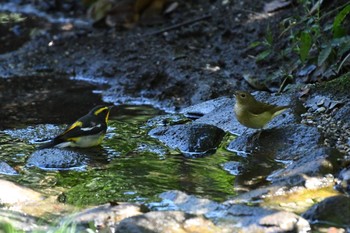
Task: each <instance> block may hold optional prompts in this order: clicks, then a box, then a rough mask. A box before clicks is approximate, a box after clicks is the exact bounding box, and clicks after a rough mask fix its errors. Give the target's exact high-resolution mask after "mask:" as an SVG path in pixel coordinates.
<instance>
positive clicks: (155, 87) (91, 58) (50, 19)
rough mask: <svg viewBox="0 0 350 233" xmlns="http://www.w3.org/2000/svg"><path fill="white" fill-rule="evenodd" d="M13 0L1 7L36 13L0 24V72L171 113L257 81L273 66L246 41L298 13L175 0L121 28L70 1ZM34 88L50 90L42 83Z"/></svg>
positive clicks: (238, 2)
mask: <svg viewBox="0 0 350 233" xmlns="http://www.w3.org/2000/svg"><path fill="white" fill-rule="evenodd" d="M9 2H10V1H9ZM19 2H20V3H19V4H18V5H17V8H13V7H3V9H5V10H6V9H8V10H11V11H15V12H24V11H25V10H23V9H24V6H25V5H26V4H27V3H29V4H30V5H31V6H32V7H34V9H35V11H34V13H35V14H36V15H33V14H24V15H22V16H23V17H25V18H26V20H24V21H23V22H20V23H6V24H1V25H0V27H1V31H2V32H4V34H3V35H2V40H3V41H6V43H4V44H3V48H1V50H0V51H2V54H1V55H0V77H6V78H11V77H28V76H29V77H32V78H33V79H36V80H39V81H36V82H40V81H41V82H45V79H46V78H47V79H51V78H52V77H57V76H60V77H78V78H81V79H83V80H87V81H89V82H90V83H93V84H101V83H104V84H108V85H109V86H110V88H109V89H108V90H106V89H105V93H104V94H105V95H108V96H109V97H110V98H109V100H111V99H112V101H113V102H123V100H125V97H129V98H134V99H136V100H140V101H141V102H147V101H148V102H152V103H156V104H157V105H158V106H161V107H162V108H165V109H173V110H176V109H178V108H181V107H185V106H189V105H191V104H196V103H200V102H202V101H205V100H208V99H213V98H216V97H220V96H232V94H233V92H234V91H235V90H237V89H248V90H249V89H250V90H253V89H252V88H251V87H250V86H249V84H248V83H247V82H246V81H245V80H244V79H243V76H244V75H248V76H252V77H254V78H257V79H260V80H264V79H265V77H266V76H267V75H268V73H269V72H274V71H275V70H276V69H278V67H279V66H280V64H279V63H278V62H273V63H272V64H264V63H257V62H256V59H255V56H256V55H257V54H258V53H259V52H261V48H259V47H258V48H254V49H251V48H250V47H249V46H250V45H251V44H252V43H253V42H256V41H262V40H264V38H265V34H266V32H267V30H268V28H272V29H273V28H274V27H278V23H279V22H280V21H281V19H283V18H286V17H288V16H291V15H293V14H296V11H297V10H298V8H297V6H293V5H290V6H289V7H288V8H285V9H280V10H278V11H276V12H274V13H264V11H263V7H264V4H265V3H266V2H269V1H252V0H245V1H242V0H232V1H223V0H218V1H214V0H197V1H191V2H187V1H177V2H178V3H179V6H178V7H177V8H176V9H175V10H174V11H173V12H171V13H170V14H169V15H167V16H165V17H163V19H162V20H161V21H160V22H159V23H157V24H152V25H142V24H139V25H137V26H136V27H134V28H132V29H129V30H125V29H115V28H108V27H102V28H101V27H98V28H96V27H93V26H92V22H91V21H88V20H89V19H87V18H86V16H85V11H86V9H84V8H83V7H82V6H81V4H80V2H77V1H65V2H64V4H62V5H60V6H54V5H50V4H48V3H47V2H49V1H47V2H46V1H38V2H37V1H34V2H33V1H22V2H21V1H19ZM7 5H8V4H7ZM7 5H6V4H5V6H7ZM5 12H7V11H5ZM38 12H39V13H38ZM39 15H40V16H39ZM182 23H185V25H184V26H176V27H175V28H173V29H165V30H164V28H169V27H171V26H174V25H181V24H182ZM162 30H164V31H162ZM259 49H260V50H259ZM38 77H44V78H41V79H39V78H38ZM279 82H280V80H277V83H276V87H278V86H279V85H280V83H279ZM2 85H4V84H2ZM39 86H40V85H39ZM41 86H45V85H41ZM46 86H47V85H46ZM270 86H273V84H270ZM29 89H31V88H30V87H29ZM272 89H273V88H272ZM28 91H29V90H28ZM41 91H46V92H49V93H50V92H51V90H50V87H46V88H44V87H43V88H41ZM36 93H37V94H39V95H40V91H37V92H36ZM34 95H35V94H34ZM145 100H147V101H145ZM19 102H20V100H19ZM43 104H44V103H43ZM67 104H68V105H69V103H67ZM22 111H23V109H22Z"/></svg>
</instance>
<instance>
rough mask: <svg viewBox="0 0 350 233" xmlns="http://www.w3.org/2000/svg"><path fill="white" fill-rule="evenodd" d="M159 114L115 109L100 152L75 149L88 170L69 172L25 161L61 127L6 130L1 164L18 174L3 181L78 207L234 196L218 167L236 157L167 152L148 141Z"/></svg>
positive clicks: (231, 179)
mask: <svg viewBox="0 0 350 233" xmlns="http://www.w3.org/2000/svg"><path fill="white" fill-rule="evenodd" d="M162 114H164V113H163V112H162V111H160V110H157V109H154V108H152V107H151V106H133V105H121V106H118V107H116V108H115V109H114V111H113V112H112V114H111V117H110V121H109V128H108V131H107V135H106V138H105V140H104V141H103V143H102V145H101V147H97V148H90V149H78V150H77V149H75V151H77V152H79V153H82V154H83V155H84V156H85V158H86V165H85V166H84V167H81V168H76V169H73V170H68V171H58V170H55V169H51V170H42V169H39V168H36V167H27V166H26V160H27V158H28V157H29V156H30V155H31V154H32V153H33V152H35V150H36V145H35V143H34V142H35V140H39V139H40V138H41V137H43V136H45V134H46V133H52V132H57V131H60V129H61V128H63V127H64V126H60V125H59V126H57V125H45V124H41V125H29V126H27V127H23V126H22V128H17V129H7V130H4V131H3V132H2V134H1V137H0V138H2V144H1V149H2V150H1V151H2V152H1V153H0V160H1V161H6V162H7V163H8V164H9V165H11V166H12V167H14V168H16V170H17V171H18V172H19V175H14V176H8V175H1V176H2V177H4V178H5V179H10V180H13V181H15V182H18V183H20V184H23V185H25V186H28V187H31V188H33V189H34V190H38V191H40V192H43V193H44V194H46V195H47V194H49V195H58V196H59V199H60V200H61V201H63V202H66V203H70V204H73V205H79V206H80V205H83V206H84V205H95V204H101V203H106V202H108V201H131V202H135V201H136V202H148V201H154V200H155V199H156V198H157V195H158V194H160V193H162V192H164V191H167V190H181V191H185V192H186V193H189V194H196V195H199V196H202V197H207V198H210V199H212V200H217V201H224V200H226V199H227V198H229V197H230V196H234V195H235V191H234V187H233V183H234V179H235V177H234V176H233V175H230V174H229V173H228V172H227V171H225V170H223V168H222V167H221V165H222V164H223V163H225V162H227V161H229V160H232V157H233V156H235V155H234V154H233V153H232V152H228V151H226V150H225V149H224V143H223V147H222V148H219V149H218V150H217V152H216V153H215V154H212V155H209V156H205V157H201V158H188V157H185V156H184V155H182V154H181V153H180V152H178V151H176V150H169V149H168V148H167V147H165V146H164V145H163V144H162V143H161V142H159V141H157V140H156V139H153V138H151V137H150V136H148V131H149V130H150V129H151V128H152V127H155V125H154V124H155V122H157V121H152V120H151V121H149V120H150V119H151V118H152V117H155V116H159V115H162ZM46 136H47V135H46ZM33 143H34V144H33Z"/></svg>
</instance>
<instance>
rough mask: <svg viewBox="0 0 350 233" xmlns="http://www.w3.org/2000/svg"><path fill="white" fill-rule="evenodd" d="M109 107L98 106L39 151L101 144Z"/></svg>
mask: <svg viewBox="0 0 350 233" xmlns="http://www.w3.org/2000/svg"><path fill="white" fill-rule="evenodd" d="M111 108H112V107H111V106H104V105H99V106H96V107H94V108H93V109H92V110H91V111H90V112H89V113H88V114H86V115H85V116H83V117H81V118H79V119H78V120H77V121H75V122H74V123H73V124H71V125H70V126H68V127H67V129H66V130H65V131H64V132H63V133H61V134H60V135H58V136H56V137H55V138H53V139H52V140H50V141H49V142H47V143H44V144H43V145H41V146H40V149H43V148H48V147H58V148H64V147H80V148H86V147H93V146H97V145H99V144H101V142H102V140H103V138H104V136H105V134H106V131H107V122H108V117H109V113H110V110H111Z"/></svg>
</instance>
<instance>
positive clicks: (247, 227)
mask: <svg viewBox="0 0 350 233" xmlns="http://www.w3.org/2000/svg"><path fill="white" fill-rule="evenodd" d="M226 215H227V219H229V220H230V221H232V222H234V223H236V226H235V225H234V224H232V225H233V226H232V227H233V229H236V231H237V230H239V232H309V231H310V230H311V228H310V225H309V223H308V222H307V221H306V220H305V219H304V218H302V217H300V216H298V215H296V214H294V213H291V212H286V211H275V210H268V209H264V208H260V207H248V206H245V205H232V206H231V207H228V209H227V210H226ZM226 222H227V221H226ZM222 224H227V223H225V221H223V223H222ZM228 225H229V224H228ZM237 225H238V226H239V228H237ZM218 226H221V224H220V223H219V224H218ZM226 227H227V226H226Z"/></svg>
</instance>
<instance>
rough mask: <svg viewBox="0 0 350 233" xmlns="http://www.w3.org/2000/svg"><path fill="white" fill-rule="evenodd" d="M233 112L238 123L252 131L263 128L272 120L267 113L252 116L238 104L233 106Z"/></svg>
mask: <svg viewBox="0 0 350 233" xmlns="http://www.w3.org/2000/svg"><path fill="white" fill-rule="evenodd" d="M234 111H235V114H236V118H237V120H238V121H239V123H241V124H242V125H244V126H246V127H249V128H253V129H261V128H263V127H264V126H265V125H266V124H267V123H268V122H269V121H270V120H271V119H272V118H273V116H272V114H271V113H270V112H269V111H265V112H262V113H260V114H253V113H251V112H249V111H248V110H247V109H246V108H245V107H244V106H242V105H240V104H236V105H235V107H234Z"/></svg>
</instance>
